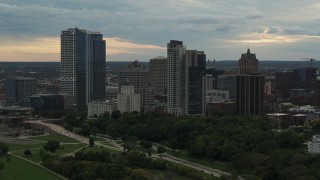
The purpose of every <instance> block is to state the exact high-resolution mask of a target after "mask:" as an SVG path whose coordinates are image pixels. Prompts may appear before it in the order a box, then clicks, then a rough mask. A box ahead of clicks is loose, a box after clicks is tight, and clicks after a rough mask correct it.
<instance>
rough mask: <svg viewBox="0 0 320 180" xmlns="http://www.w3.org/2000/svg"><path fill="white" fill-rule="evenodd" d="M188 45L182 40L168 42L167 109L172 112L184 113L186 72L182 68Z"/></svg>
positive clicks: (176, 113)
mask: <svg viewBox="0 0 320 180" xmlns="http://www.w3.org/2000/svg"><path fill="white" fill-rule="evenodd" d="M185 51H186V47H185V46H184V45H183V42H182V41H176V40H171V41H170V43H168V44H167V55H168V67H167V69H168V72H167V73H168V79H167V80H168V96H167V108H168V109H167V111H168V113H170V114H175V115H182V108H183V99H182V96H183V92H182V90H183V89H182V87H184V82H183V81H184V79H185V74H184V72H183V70H182V68H184V66H185V63H184V61H183V60H184V59H183V55H184V54H185Z"/></svg>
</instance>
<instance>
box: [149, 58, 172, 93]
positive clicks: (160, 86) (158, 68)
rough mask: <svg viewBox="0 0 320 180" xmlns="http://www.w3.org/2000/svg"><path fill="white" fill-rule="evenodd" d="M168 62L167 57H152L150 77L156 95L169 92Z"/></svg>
mask: <svg viewBox="0 0 320 180" xmlns="http://www.w3.org/2000/svg"><path fill="white" fill-rule="evenodd" d="M167 62H168V59H167V58H165V57H156V58H153V59H150V68H149V77H150V83H151V87H153V88H154V93H155V95H166V94H167V85H168V84H167Z"/></svg>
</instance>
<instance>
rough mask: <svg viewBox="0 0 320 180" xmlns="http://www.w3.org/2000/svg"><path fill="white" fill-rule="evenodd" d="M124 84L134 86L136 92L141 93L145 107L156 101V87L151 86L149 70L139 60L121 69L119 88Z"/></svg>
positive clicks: (142, 104) (143, 106)
mask: <svg viewBox="0 0 320 180" xmlns="http://www.w3.org/2000/svg"><path fill="white" fill-rule="evenodd" d="M124 85H132V86H134V92H135V93H137V94H140V95H141V106H142V108H143V109H146V108H147V107H148V106H151V105H152V104H153V103H154V89H153V88H152V87H151V86H150V80H149V70H148V69H146V68H145V66H143V64H141V63H140V62H139V61H138V60H135V61H134V62H132V63H131V64H129V65H128V67H126V68H123V69H120V70H119V89H121V87H122V86H124Z"/></svg>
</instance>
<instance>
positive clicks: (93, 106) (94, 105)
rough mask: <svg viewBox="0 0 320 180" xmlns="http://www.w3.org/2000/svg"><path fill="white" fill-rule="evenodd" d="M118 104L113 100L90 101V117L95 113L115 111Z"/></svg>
mask: <svg viewBox="0 0 320 180" xmlns="http://www.w3.org/2000/svg"><path fill="white" fill-rule="evenodd" d="M116 108H117V104H116V103H114V102H112V101H106V102H99V101H93V102H89V103H88V117H93V116H94V115H96V116H100V115H102V114H104V113H105V112H109V113H110V114H111V113H112V112H113V111H115V110H116Z"/></svg>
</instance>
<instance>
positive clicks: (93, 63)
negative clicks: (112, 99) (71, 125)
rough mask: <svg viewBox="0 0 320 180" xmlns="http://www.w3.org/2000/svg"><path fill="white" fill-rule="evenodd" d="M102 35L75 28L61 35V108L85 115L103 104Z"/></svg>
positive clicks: (103, 45) (103, 63)
mask: <svg viewBox="0 0 320 180" xmlns="http://www.w3.org/2000/svg"><path fill="white" fill-rule="evenodd" d="M105 48H106V46H105V41H104V40H103V36H102V34H100V33H98V32H90V31H87V30H83V29H78V28H70V29H68V30H63V31H62V32H61V65H60V91H61V93H62V94H64V95H65V108H66V109H75V110H76V111H86V110H87V103H88V102H90V101H93V100H95V101H97V100H102V101H104V100H105V67H106V51H105Z"/></svg>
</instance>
